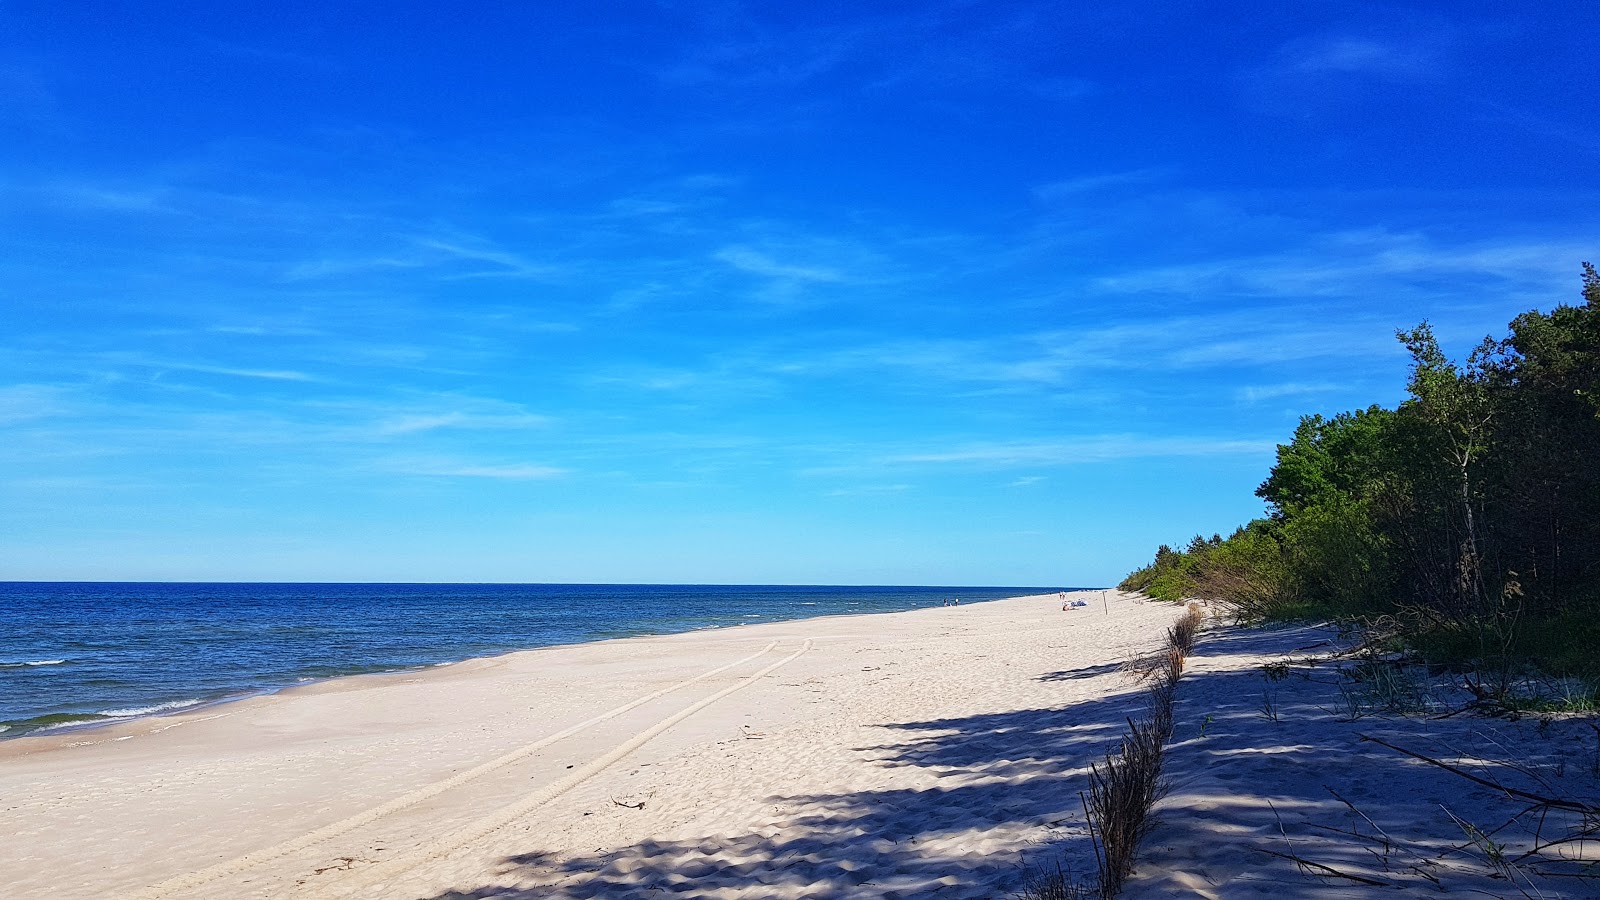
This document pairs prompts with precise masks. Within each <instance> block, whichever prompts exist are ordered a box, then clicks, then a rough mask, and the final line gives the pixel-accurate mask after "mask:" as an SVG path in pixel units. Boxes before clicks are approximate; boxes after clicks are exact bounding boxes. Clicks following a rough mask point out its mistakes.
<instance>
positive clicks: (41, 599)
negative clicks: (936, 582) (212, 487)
mask: <svg viewBox="0 0 1600 900" xmlns="http://www.w3.org/2000/svg"><path fill="white" fill-rule="evenodd" d="M1058 590H1073V589H1072V588H1059V587H882V586H870V587H849V586H812V585H804V586H797V585H664V584H617V585H595V584H259V583H252V584H220V583H123V584H118V583H106V582H85V583H66V582H48V583H46V582H0V740H5V739H8V738H15V737H20V736H23V735H28V734H40V733H56V732H61V731H66V730H69V729H81V728H90V727H94V726H95V725H100V724H104V723H107V722H112V721H117V720H124V719H129V718H134V717H140V716H154V715H161V714H164V713H171V712H175V711H178V710H183V709H190V708H193V707H198V706H201V705H205V704H212V703H220V702H225V701H228V700H233V699H238V698H241V697H247V696H252V695H255V694H262V693H269V692H272V691H276V690H281V689H283V688H286V687H292V686H294V685H299V684H306V683H309V682H312V681H317V680H321V679H326V678H337V677H340V676H345V675H360V674H367V673H374V672H393V671H402V670H406V669H417V668H423V667H427V666H436V665H445V664H448V663H452V662H458V661H460V660H463V659H470V658H472V657H478V656H491V655H495V654H500V653H507V652H510V651H513V650H524V649H529V648H533V647H548V646H552V645H556V644H576V643H583V642H587V641H599V640H605V639H608V638H617V637H629V636H633V635H642V634H670V633H675V632H683V631H694V630H697V629H703V628H730V627H737V626H740V625H747V624H752V623H758V622H777V621H784V620H791V619H803V618H811V617H814V616H829V615H839V614H857V613H878V612H895V611H899V610H907V609H917V608H921V607H927V606H940V605H943V604H945V603H947V602H949V601H951V600H959V601H960V602H961V603H972V602H982V601H985V600H998V599H1002V598H1005V597H1016V596H1022V595H1027V594H1040V593H1053V592H1055V591H1058Z"/></svg>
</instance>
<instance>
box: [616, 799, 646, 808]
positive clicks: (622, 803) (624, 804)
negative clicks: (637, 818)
mask: <svg viewBox="0 0 1600 900" xmlns="http://www.w3.org/2000/svg"><path fill="white" fill-rule="evenodd" d="M611 802H612V803H615V804H616V805H618V806H620V807H623V808H624V809H644V801H643V800H640V801H639V802H638V803H628V802H626V801H623V800H618V799H617V798H615V797H612V798H611Z"/></svg>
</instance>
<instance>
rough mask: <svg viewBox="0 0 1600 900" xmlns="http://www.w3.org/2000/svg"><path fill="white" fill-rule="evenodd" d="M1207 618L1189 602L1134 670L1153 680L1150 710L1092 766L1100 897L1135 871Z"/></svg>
mask: <svg viewBox="0 0 1600 900" xmlns="http://www.w3.org/2000/svg"><path fill="white" fill-rule="evenodd" d="M1202 617H1203V613H1202V612H1201V610H1200V608H1199V607H1198V606H1193V605H1191V606H1190V607H1189V608H1188V609H1187V610H1186V611H1185V613H1184V615H1183V618H1181V619H1179V620H1178V622H1177V624H1175V625H1173V626H1172V627H1171V628H1169V629H1167V644H1166V647H1164V648H1163V649H1162V650H1161V651H1159V652H1158V653H1156V654H1154V655H1152V656H1150V657H1146V658H1144V659H1143V660H1141V661H1140V662H1139V663H1138V664H1137V665H1136V666H1130V667H1129V668H1130V670H1131V671H1134V672H1136V673H1138V674H1139V675H1140V676H1141V677H1144V678H1149V679H1151V684H1150V704H1149V712H1148V715H1147V716H1146V717H1145V718H1144V719H1142V720H1140V721H1137V722H1136V721H1134V720H1132V719H1130V720H1128V734H1127V736H1126V737H1124V738H1123V739H1122V743H1121V744H1120V745H1118V747H1117V749H1116V750H1114V751H1111V752H1109V753H1107V754H1106V758H1105V763H1104V765H1101V764H1099V763H1094V764H1091V765H1090V766H1089V796H1088V798H1087V801H1086V807H1087V810H1088V816H1089V824H1090V831H1091V834H1092V835H1093V836H1094V837H1095V839H1096V841H1097V845H1096V854H1097V856H1098V857H1099V861H1100V878H1099V885H1100V896H1101V897H1102V898H1106V900H1110V898H1111V897H1114V896H1116V894H1117V892H1118V891H1120V890H1121V889H1122V884H1123V882H1124V881H1126V880H1127V877H1128V876H1129V875H1130V874H1132V872H1133V857H1134V853H1135V852H1137V851H1138V849H1139V843H1140V841H1142V840H1143V839H1144V836H1145V835H1146V834H1147V833H1148V832H1149V830H1150V826H1151V822H1150V807H1151V806H1153V805H1154V804H1155V802H1156V800H1157V799H1159V798H1160V796H1161V793H1162V790H1163V785H1162V782H1161V765H1162V761H1163V755H1164V752H1165V745H1166V742H1167V739H1168V738H1170V737H1171V736H1172V727H1173V719H1172V703H1173V697H1174V695H1175V693H1176V692H1177V687H1178V679H1179V678H1180V677H1181V676H1182V675H1183V663H1184V658H1185V657H1186V656H1187V655H1188V654H1189V652H1190V651H1191V650H1193V649H1194V643H1195V638H1196V635H1197V634H1198V633H1199V629H1200V623H1201V620H1202Z"/></svg>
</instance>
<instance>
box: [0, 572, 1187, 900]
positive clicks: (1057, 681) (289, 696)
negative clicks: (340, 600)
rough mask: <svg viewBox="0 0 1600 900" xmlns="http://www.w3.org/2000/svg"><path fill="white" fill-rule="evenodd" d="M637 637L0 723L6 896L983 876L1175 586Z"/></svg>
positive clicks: (1093, 747) (1054, 851)
mask: <svg viewBox="0 0 1600 900" xmlns="http://www.w3.org/2000/svg"><path fill="white" fill-rule="evenodd" d="M1073 599H1084V600H1088V601H1089V603H1090V605H1089V606H1088V607H1086V608H1077V609H1073V610H1071V611H1063V610H1062V608H1061V607H1062V604H1061V600H1060V598H1059V597H1058V596H1057V595H1055V594H1050V595H1045V596H1041V597H1026V598H1017V599H1013V600H1005V601H998V602H993V603H981V604H969V605H966V606H957V607H945V608H932V609H925V610H918V611H912V612H905V613H892V614H881V615H868V616H847V617H831V618H821V619H812V620H806V621H799V622H790V623H773V624H766V625H752V626H747V627H739V628H726V629H719V630H712V631H702V632H695V633H691V634H682V635H671V636H661V637H646V638H632V639H627V640H616V641H605V642H600V643H594V644H584V645H576V646H570V647H557V648H548V649H541V650H532V651H526V652H521V653H513V654H510V655H506V656H501V657H496V658H491V659H481V660H472V661H469V662H465V663H461V664H458V665H453V666H448V667H440V668H435V669H431V670H428V671H424V672H406V673H396V674H392V675H383V676H369V677H359V678H346V679H338V680H335V681H330V682H326V683H323V684H318V685H313V686H308V687H305V688H301V689H296V690H291V691H286V692H283V693H280V694H276V695H272V696H267V697H259V698H254V699H249V700H243V701H239V702H236V703H231V704H226V705H223V706H217V707H212V708H209V709H203V710H195V711H191V712H189V713H187V714H182V715H176V716H169V717H162V718H152V719H146V720H140V721H133V722H128V723H123V724H119V725H115V726H111V727H107V728H101V729H95V730H90V731H83V732H76V733H71V734H63V735H58V736H54V737H28V738H21V739H17V740H12V741H7V742H4V743H0V817H3V822H4V829H3V830H4V831H5V832H6V834H5V852H4V853H3V854H0V893H3V894H4V895H5V896H7V897H16V898H24V897H49V898H72V897H96V898H98V897H129V898H133V897H137V898H147V900H155V898H174V900H176V898H197V897H229V898H251V897H262V898H265V897H273V898H277V897H307V898H368V897H405V898H447V897H448V898H482V897H516V896H523V897H607V898H610V897H635V896H638V897H657V896H666V895H669V894H678V895H680V896H696V897H752V898H755V897H852V898H854V897H923V896H939V897H998V896H1005V895H1006V894H1007V893H1008V892H1010V891H1014V890H1016V889H1018V888H1019V887H1020V885H1021V883H1022V879H1023V875H1024V868H1025V866H1027V865H1028V864H1030V863H1038V864H1043V865H1048V866H1051V867H1053V866H1054V865H1055V861H1056V860H1057V859H1061V858H1063V857H1064V856H1065V857H1067V858H1081V859H1089V858H1090V857H1089V855H1088V854H1089V850H1088V844H1087V837H1086V831H1085V829H1084V826H1083V818H1082V810H1081V808H1080V801H1079V797H1078V794H1079V791H1081V790H1083V789H1084V787H1085V772H1086V767H1087V765H1088V764H1089V762H1090V761H1092V760H1094V759H1098V758H1099V757H1100V755H1101V754H1103V753H1104V751H1105V750H1106V749H1107V748H1108V747H1109V746H1110V745H1111V744H1112V743H1113V742H1115V740H1116V739H1117V738H1118V737H1119V736H1120V735H1121V733H1122V731H1123V730H1124V728H1125V721H1124V720H1125V718H1126V717H1127V716H1129V715H1136V714H1137V713H1138V710H1139V709H1140V706H1141V703H1142V693H1143V692H1142V689H1141V688H1140V687H1139V686H1138V685H1136V684H1133V683H1131V682H1130V681H1129V680H1128V679H1127V678H1126V677H1124V676H1123V675H1122V674H1121V673H1120V672H1119V671H1118V665H1119V663H1121V662H1123V661H1125V660H1126V659H1128V658H1130V657H1132V656H1133V655H1135V654H1137V653H1140V652H1144V651H1147V650H1150V649H1153V648H1154V647H1156V646H1158V645H1159V644H1160V642H1161V640H1162V639H1163V637H1164V632H1165V628H1166V626H1168V625H1170V624H1171V623H1172V622H1173V621H1174V620H1175V619H1176V617H1177V614H1178V611H1177V610H1176V609H1175V608H1174V607H1172V606H1170V605H1166V604H1159V603H1147V602H1142V601H1140V600H1138V599H1135V598H1132V597H1124V596H1121V595H1118V594H1117V593H1116V592H1111V593H1110V595H1109V598H1108V599H1107V600H1106V601H1105V602H1104V603H1103V602H1102V596H1101V594H1100V592H1098V591H1095V592H1086V593H1083V594H1075V595H1073Z"/></svg>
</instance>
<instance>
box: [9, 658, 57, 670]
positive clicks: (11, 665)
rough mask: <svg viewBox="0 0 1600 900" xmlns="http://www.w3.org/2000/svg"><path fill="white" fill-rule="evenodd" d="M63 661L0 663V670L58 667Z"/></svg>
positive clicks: (43, 660)
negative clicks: (27, 667) (25, 667)
mask: <svg viewBox="0 0 1600 900" xmlns="http://www.w3.org/2000/svg"><path fill="white" fill-rule="evenodd" d="M64 662H66V660H64V659H29V660H24V661H22V662H8V663H0V669H20V668H22V667H23V666H59V665H61V664H62V663H64Z"/></svg>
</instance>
